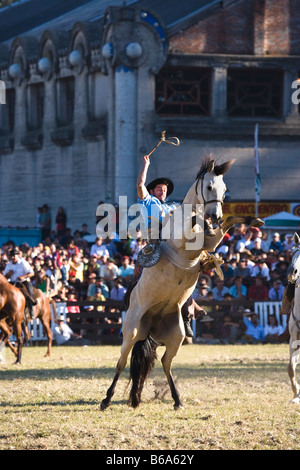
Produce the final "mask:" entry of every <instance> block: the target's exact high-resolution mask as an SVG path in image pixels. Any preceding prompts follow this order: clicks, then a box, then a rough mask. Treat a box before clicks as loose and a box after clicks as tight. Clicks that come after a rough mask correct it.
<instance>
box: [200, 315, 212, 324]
mask: <svg viewBox="0 0 300 470" xmlns="http://www.w3.org/2000/svg"><path fill="white" fill-rule="evenodd" d="M206 321H215V319H214V318H212V317H210V316H209V315H205V316H204V317H203V318H201V320H200V322H206Z"/></svg>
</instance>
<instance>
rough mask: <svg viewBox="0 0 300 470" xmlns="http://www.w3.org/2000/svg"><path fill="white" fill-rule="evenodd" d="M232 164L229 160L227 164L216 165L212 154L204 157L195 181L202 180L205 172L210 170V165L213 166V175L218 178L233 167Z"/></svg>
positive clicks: (232, 161)
mask: <svg viewBox="0 0 300 470" xmlns="http://www.w3.org/2000/svg"><path fill="white" fill-rule="evenodd" d="M234 162H235V160H234V159H232V160H229V161H228V162H225V163H220V164H217V163H216V160H215V158H214V156H213V154H209V155H206V156H205V157H204V158H203V160H202V162H201V166H200V168H199V171H198V173H197V176H196V180H197V179H200V178H202V177H203V176H204V175H205V173H207V171H208V170H209V169H210V168H211V165H212V164H214V173H215V175H217V176H219V175H224V174H225V173H226V172H227V171H228V170H229V168H230V167H231V166H232V165H233V163H234Z"/></svg>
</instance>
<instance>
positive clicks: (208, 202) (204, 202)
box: [196, 175, 224, 207]
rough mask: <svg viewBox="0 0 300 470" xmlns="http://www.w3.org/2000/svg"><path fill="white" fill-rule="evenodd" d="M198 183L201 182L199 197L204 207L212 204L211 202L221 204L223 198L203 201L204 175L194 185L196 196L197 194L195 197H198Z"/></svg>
mask: <svg viewBox="0 0 300 470" xmlns="http://www.w3.org/2000/svg"><path fill="white" fill-rule="evenodd" d="M200 181H201V196H202V199H203V204H204V207H205V206H207V205H208V204H212V203H213V202H219V203H220V204H223V202H224V198H222V199H210V200H209V201H207V200H206V199H205V197H204V193H203V182H204V175H203V176H201V177H199V178H198V180H197V184H196V194H197V196H198V184H199V182H200Z"/></svg>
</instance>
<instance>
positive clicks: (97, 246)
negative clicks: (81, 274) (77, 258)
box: [90, 237, 109, 259]
mask: <svg viewBox="0 0 300 470" xmlns="http://www.w3.org/2000/svg"><path fill="white" fill-rule="evenodd" d="M92 255H96V256H97V258H98V259H99V258H100V257H101V256H103V255H106V256H108V257H109V251H108V249H107V247H106V245H105V243H103V238H101V237H98V238H96V242H95V243H94V244H93V245H92V247H91V251H90V256H92Z"/></svg>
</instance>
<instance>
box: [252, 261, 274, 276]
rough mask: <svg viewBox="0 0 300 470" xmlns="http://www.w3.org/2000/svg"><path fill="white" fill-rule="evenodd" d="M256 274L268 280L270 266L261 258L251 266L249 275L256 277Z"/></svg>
mask: <svg viewBox="0 0 300 470" xmlns="http://www.w3.org/2000/svg"><path fill="white" fill-rule="evenodd" d="M258 274H261V275H262V276H263V277H264V278H265V280H267V281H269V279H270V268H269V267H268V265H267V263H265V261H264V260H263V259H262V258H259V259H258V260H257V262H256V264H255V265H254V266H253V269H252V273H251V276H252V277H256V276H257V275H258Z"/></svg>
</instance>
